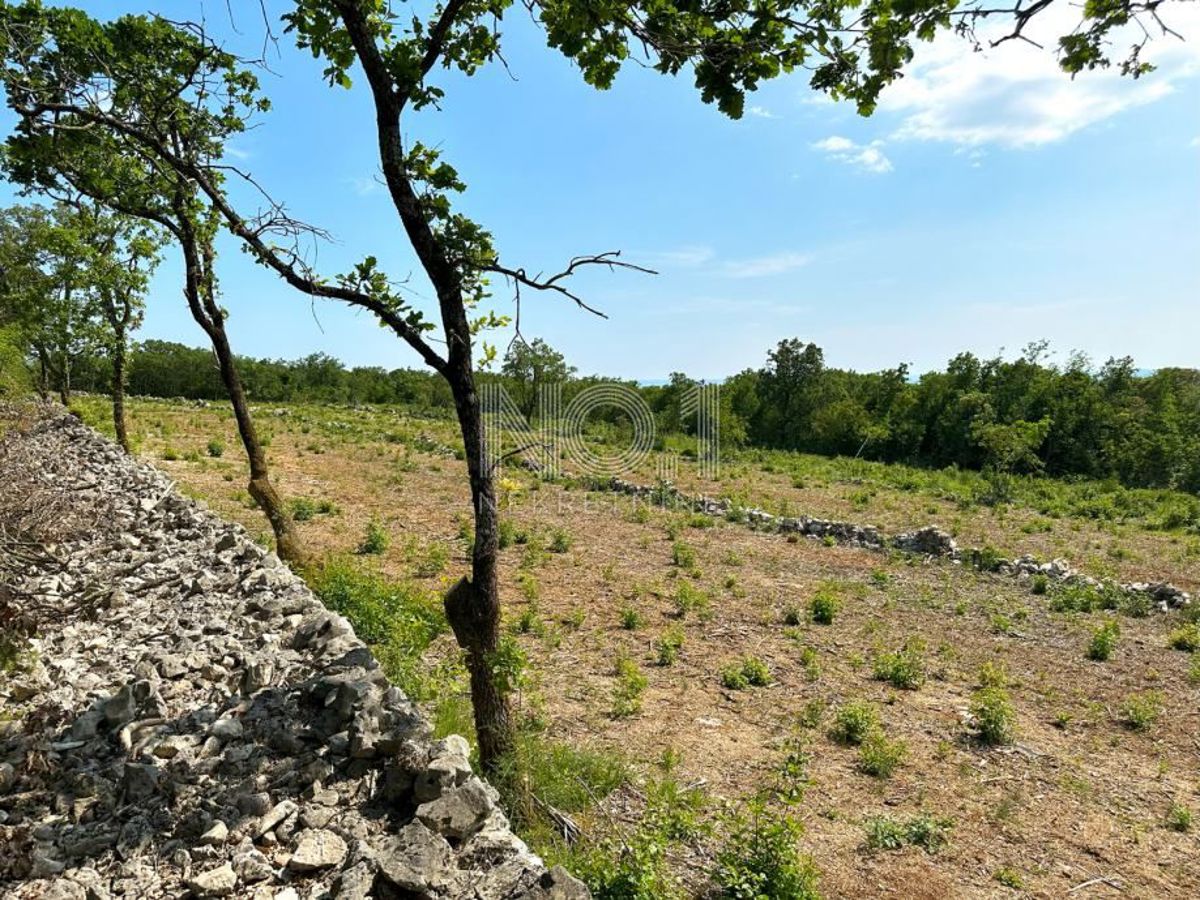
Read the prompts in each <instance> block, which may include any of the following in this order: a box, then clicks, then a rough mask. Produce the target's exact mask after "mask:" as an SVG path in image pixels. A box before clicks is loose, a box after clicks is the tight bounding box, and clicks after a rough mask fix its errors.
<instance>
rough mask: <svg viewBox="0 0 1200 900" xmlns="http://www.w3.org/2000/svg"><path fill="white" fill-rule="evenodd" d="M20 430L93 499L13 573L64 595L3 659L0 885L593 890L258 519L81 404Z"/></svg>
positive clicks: (125, 891)
mask: <svg viewBox="0 0 1200 900" xmlns="http://www.w3.org/2000/svg"><path fill="white" fill-rule="evenodd" d="M7 440H9V441H14V440H15V441H21V442H24V447H23V449H24V450H25V451H26V452H34V453H36V455H37V458H38V459H39V460H41V461H43V464H42V465H41V468H40V470H39V472H38V476H37V477H38V478H39V479H40V480H41V482H42V485H43V486H52V487H54V488H55V489H57V490H60V491H68V492H71V493H72V495H73V496H74V497H75V498H76V501H77V503H78V504H79V505H80V508H85V509H88V510H91V513H92V514H91V516H90V519H88V525H87V527H84V528H76V529H75V533H73V534H69V535H66V536H64V537H63V539H62V540H61V541H60V542H58V543H57V544H55V545H53V546H49V547H46V548H45V550H46V552H45V553H44V554H43V555H42V556H41V557H39V558H40V560H41V561H40V562H38V563H36V564H30V565H26V566H24V567H22V568H21V569H20V570H19V571H18V573H17V574H16V576H12V575H10V576H9V577H8V579H7V581H8V583H7V585H5V586H4V587H5V589H6V590H7V591H8V592H9V594H10V596H15V597H17V598H20V597H36V598H38V602H39V608H40V609H51V610H55V611H56V615H55V616H53V617H52V619H53V620H52V621H50V622H47V623H46V624H44V626H43V627H42V628H41V629H40V630H39V632H38V634H37V636H36V637H35V638H33V640H32V642H31V643H30V644H29V646H28V647H27V648H26V651H25V652H24V654H23V655H22V657H21V659H20V661H19V663H18V667H17V669H16V670H15V671H13V672H8V673H5V674H4V675H0V706H2V709H3V713H2V714H0V895H3V896H6V897H12V898H30V900H31V898H42V900H50V898H81V900H84V898H87V900H101V898H109V897H130V898H157V897H180V896H188V895H191V896H195V897H226V896H236V897H252V898H276V900H284V898H291V900H300V898H325V897H331V898H347V900H358V898H366V897H378V898H475V900H485V898H497V900H499V898H512V900H517V898H526V900H535V898H582V897H587V896H588V893H587V891H586V889H585V888H584V887H583V886H582V885H580V884H579V883H578V882H577V881H575V880H574V879H572V878H571V877H570V876H569V875H567V874H566V873H565V872H563V871H562V870H561V869H552V870H547V869H546V867H545V866H544V865H543V863H542V862H541V860H539V859H538V858H537V857H536V856H535V855H533V854H532V853H531V852H530V851H529V849H528V848H527V847H526V846H525V844H524V843H522V842H521V840H519V839H518V838H517V837H516V836H515V835H513V833H512V832H511V830H510V829H509V825H508V822H507V821H506V819H505V817H504V815H503V813H502V812H501V811H500V809H499V807H498V805H497V795H496V792H495V791H494V790H493V789H492V788H491V787H490V786H489V785H487V784H486V783H485V782H483V781H481V780H480V779H479V778H478V777H477V776H475V775H474V774H472V771H471V766H470V764H469V762H468V747H467V744H466V742H465V741H464V740H463V739H461V738H457V737H451V738H447V739H445V740H441V741H433V740H431V738H430V736H429V730H428V727H427V725H426V723H425V722H424V720H423V719H422V717H421V715H420V713H419V712H418V710H417V709H416V708H414V706H413V704H412V703H411V702H410V701H409V700H408V699H407V698H406V697H405V696H404V695H403V694H402V693H401V692H400V691H399V690H397V689H396V688H395V687H393V686H391V685H390V684H389V683H388V681H387V679H386V678H385V677H384V675H383V674H382V672H381V671H380V669H379V667H378V664H377V663H376V661H375V659H374V658H373V657H372V655H371V653H370V651H369V650H368V648H367V647H366V646H364V645H363V643H362V642H361V641H359V640H358V639H357V638H356V637H355V635H354V633H353V631H352V629H351V627H350V625H349V624H348V623H347V622H346V621H345V620H344V619H343V618H341V617H340V616H338V615H335V614H332V613H330V612H328V611H327V610H326V609H324V607H322V605H321V604H320V602H319V601H318V600H317V599H316V598H315V597H314V596H313V595H312V593H311V592H310V591H309V590H308V589H307V587H306V586H305V585H304V583H303V582H302V581H301V580H300V579H299V578H297V577H296V576H295V575H293V574H292V573H291V571H290V570H288V569H287V568H286V567H284V566H283V565H282V564H281V563H280V562H279V560H278V559H277V558H276V557H275V556H274V555H273V554H269V553H266V552H265V551H264V550H263V549H262V548H260V547H259V546H257V545H256V544H255V543H254V542H253V541H251V540H250V539H248V538H247V536H246V535H245V534H244V532H243V531H242V530H241V529H240V528H239V527H237V526H234V525H229V524H227V523H225V522H223V521H221V520H220V519H218V518H216V517H215V516H213V515H212V514H210V513H209V512H207V511H206V510H205V509H204V508H202V506H200V505H199V504H196V503H194V502H193V501H191V500H188V499H186V498H184V497H183V496H181V495H180V494H179V493H178V492H176V491H175V490H174V489H173V488H172V486H171V484H170V483H169V481H168V480H167V479H166V477H165V476H164V475H162V474H161V473H159V472H158V471H156V470H154V469H153V468H151V467H149V466H146V465H143V464H139V463H136V462H134V461H132V460H130V459H129V458H128V457H126V456H125V455H123V454H122V453H121V452H120V450H119V449H118V448H117V447H115V446H114V445H113V444H111V443H110V442H108V441H107V440H105V439H103V438H102V437H100V436H99V435H97V434H96V433H95V432H93V431H91V430H90V429H88V428H86V427H85V426H84V425H82V424H81V423H79V422H78V421H76V420H74V419H72V418H70V417H66V416H58V417H50V418H46V419H44V420H42V421H41V422H39V423H38V424H37V425H36V426H34V427H33V428H32V429H29V430H28V431H27V432H25V433H24V434H22V435H20V436H16V437H14V436H11V435H10V436H9V438H8V439H7ZM16 489H24V488H21V487H19V486H14V485H6V484H3V483H0V492H3V491H5V490H16Z"/></svg>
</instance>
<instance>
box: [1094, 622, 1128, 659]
mask: <svg viewBox="0 0 1200 900" xmlns="http://www.w3.org/2000/svg"><path fill="white" fill-rule="evenodd" d="M1120 634H1121V626H1119V625H1118V624H1117V622H1116V620H1115V619H1109V620H1108V621H1107V622H1104V623H1102V624H1101V625H1100V627H1098V628H1097V629H1096V630H1095V631H1093V632H1092V640H1091V642H1090V643H1089V644H1088V649H1087V657H1088V659H1091V660H1095V661H1096V662H1104V661H1105V660H1107V659H1108V658H1109V657H1110V656H1112V652H1113V650H1115V649H1116V646H1117V638H1118V637H1119V636H1120Z"/></svg>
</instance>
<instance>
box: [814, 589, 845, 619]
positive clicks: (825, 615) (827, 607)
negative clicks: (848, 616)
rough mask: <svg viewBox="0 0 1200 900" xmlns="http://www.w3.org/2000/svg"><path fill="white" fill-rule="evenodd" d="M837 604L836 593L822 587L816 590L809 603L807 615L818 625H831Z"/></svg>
mask: <svg viewBox="0 0 1200 900" xmlns="http://www.w3.org/2000/svg"><path fill="white" fill-rule="evenodd" d="M839 605H840V604H839V603H838V598H837V595H836V594H835V593H834V592H833V591H832V590H829V589H827V588H823V589H821V590H819V591H817V593H816V595H815V596H814V597H813V598H812V601H811V602H810V603H809V607H808V612H809V617H810V618H811V619H812V620H813V621H814V622H816V623H817V624H818V625H832V624H833V618H834V616H836V615H837V611H838V606H839Z"/></svg>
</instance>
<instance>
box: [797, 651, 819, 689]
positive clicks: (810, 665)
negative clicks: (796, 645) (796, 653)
mask: <svg viewBox="0 0 1200 900" xmlns="http://www.w3.org/2000/svg"><path fill="white" fill-rule="evenodd" d="M800 665H801V666H803V667H804V675H805V677H806V678H807V679H808V680H809V681H816V680H817V679H818V678H820V677H821V664H820V663H819V662H818V661H817V648H816V647H802V648H800Z"/></svg>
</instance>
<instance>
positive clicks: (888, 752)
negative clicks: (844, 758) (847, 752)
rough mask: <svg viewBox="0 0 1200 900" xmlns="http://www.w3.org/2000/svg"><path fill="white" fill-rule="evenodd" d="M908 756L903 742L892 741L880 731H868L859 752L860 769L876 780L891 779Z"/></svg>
mask: <svg viewBox="0 0 1200 900" xmlns="http://www.w3.org/2000/svg"><path fill="white" fill-rule="evenodd" d="M907 756H908V748H907V747H906V746H905V744H904V742H903V741H900V740H896V741H890V740H888V739H887V737H885V736H884V734H883V732H882V731H880V730H879V729H874V730H872V731H868V732H867V735H866V737H864V738H863V741H862V744H861V746H860V747H859V751H858V768H859V769H860V770H862V771H863V772H865V773H866V774H868V775H873V776H875V777H876V778H891V777H892V773H893V772H895V771H896V769H897V768H899V767H900V764H901V763H902V762H904V759H905V757H907Z"/></svg>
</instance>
